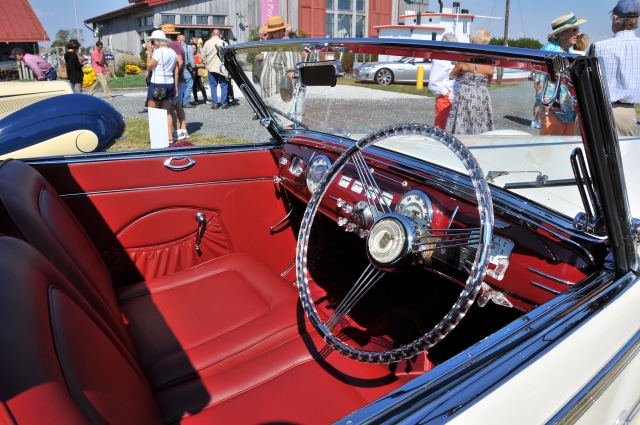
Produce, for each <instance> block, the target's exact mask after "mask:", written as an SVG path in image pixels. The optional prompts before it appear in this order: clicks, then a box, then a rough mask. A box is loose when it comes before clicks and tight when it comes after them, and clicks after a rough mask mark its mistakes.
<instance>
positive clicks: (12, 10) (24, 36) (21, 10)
mask: <svg viewBox="0 0 640 425" xmlns="http://www.w3.org/2000/svg"><path fill="white" fill-rule="evenodd" d="M48 41H49V36H48V35H47V32H46V31H45V30H44V28H43V27H42V24H41V23H40V20H39V19H38V17H37V16H36V14H35V13H34V12H33V9H32V8H31V5H29V3H28V2H27V1H26V0H2V13H0V61H7V60H9V55H10V54H11V51H12V50H13V48H14V47H20V48H22V49H24V51H25V52H28V53H34V54H37V53H38V43H46V42H48Z"/></svg>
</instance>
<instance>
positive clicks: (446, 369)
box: [336, 270, 640, 424]
mask: <svg viewBox="0 0 640 425" xmlns="http://www.w3.org/2000/svg"><path fill="white" fill-rule="evenodd" d="M634 284H640V282H636V277H635V276H634V275H633V274H632V273H628V274H627V275H625V276H623V277H622V278H620V279H616V278H615V277H614V275H613V273H612V272H610V271H607V270H600V271H598V272H597V273H595V274H594V275H592V276H589V277H588V278H586V279H585V280H583V281H582V282H580V283H578V284H576V285H575V286H573V287H571V288H569V289H567V290H566V291H564V292H562V293H561V294H559V295H556V296H555V297H554V298H552V299H551V300H550V301H548V302H547V303H545V304H542V305H541V306H539V307H537V308H535V309H533V310H531V311H530V312H528V313H527V314H525V315H524V316H522V317H520V318H519V319H517V320H515V321H514V322H512V323H511V324H510V325H507V326H506V327H504V328H502V329H501V330H499V331H497V332H496V333H494V334H493V335H490V336H489V337H487V338H486V339H484V340H483V341H481V342H479V343H477V344H475V345H474V346H472V347H470V348H468V349H466V350H464V351H463V352H461V353H459V354H458V355H456V356H455V357H453V358H451V359H449V360H448V361H446V362H444V363H442V364H441V365H439V366H438V367H437V368H435V369H432V370H430V371H429V372H426V373H424V374H423V375H421V376H419V377H417V378H415V379H414V380H413V381H411V382H409V383H407V384H405V385H403V386H402V387H400V388H398V389H396V390H395V391H392V392H391V393H389V394H387V395H386V396H383V397H382V398H380V399H378V400H376V401H374V402H373V403H371V404H369V405H367V406H365V407H363V408H362V409H360V410H358V411H356V412H354V413H352V414H351V415H349V416H347V417H345V418H343V419H341V420H340V421H337V422H336V423H338V424H347V423H348V422H349V421H350V422H352V423H354V424H355V423H357V424H392V423H412V424H413V423H422V424H427V423H428V424H444V423H446V422H448V421H450V420H451V419H452V418H453V417H455V416H457V415H458V414H459V413H460V412H463V411H465V410H466V409H468V408H469V407H470V406H472V405H473V404H475V403H477V402H478V401H480V400H482V399H483V398H484V397H485V396H486V395H488V394H490V393H491V392H492V391H493V390H494V389H496V388H498V387H499V386H500V385H502V383H504V382H505V381H507V380H509V379H510V378H511V377H512V376H514V375H515V374H517V373H519V372H520V371H521V370H523V369H524V368H526V367H527V366H528V365H530V364H531V363H533V362H535V361H536V360H538V359H539V358H540V357H542V356H543V355H545V354H546V353H547V352H549V351H550V350H551V349H553V348H554V347H555V346H556V345H558V344H559V343H560V342H562V341H564V340H565V339H566V338H567V337H568V336H569V335H571V334H572V333H573V332H574V331H575V330H576V329H579V328H580V327H581V325H582V324H584V323H586V322H587V321H588V320H590V319H591V318H593V317H595V316H596V315H597V314H598V313H600V312H601V311H602V310H603V309H604V308H606V307H607V306H609V305H610V304H611V303H613V302H614V301H615V300H616V299H618V297H620V296H622V295H623V294H624V293H625V292H626V291H627V290H628V289H629V288H630V287H632V286H633V285H634Z"/></svg>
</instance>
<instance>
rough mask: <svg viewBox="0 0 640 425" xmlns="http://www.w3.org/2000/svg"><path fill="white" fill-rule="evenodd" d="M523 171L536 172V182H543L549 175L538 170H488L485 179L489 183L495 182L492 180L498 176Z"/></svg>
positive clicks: (521, 172)
mask: <svg viewBox="0 0 640 425" xmlns="http://www.w3.org/2000/svg"><path fill="white" fill-rule="evenodd" d="M523 173H536V174H538V176H537V177H536V182H539V183H543V184H544V182H546V181H547V180H548V179H549V177H547V176H545V175H544V174H542V173H541V172H540V171H489V172H488V173H487V181H488V182H489V183H495V182H494V180H495V179H497V178H498V177H502V176H508V175H509V174H523ZM507 184H509V183H507Z"/></svg>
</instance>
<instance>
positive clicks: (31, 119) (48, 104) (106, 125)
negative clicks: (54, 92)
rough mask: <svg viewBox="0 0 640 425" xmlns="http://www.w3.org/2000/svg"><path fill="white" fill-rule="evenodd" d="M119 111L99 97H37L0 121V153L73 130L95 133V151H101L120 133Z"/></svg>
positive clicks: (120, 134) (122, 122)
mask: <svg viewBox="0 0 640 425" xmlns="http://www.w3.org/2000/svg"><path fill="white" fill-rule="evenodd" d="M124 127H125V120H124V117H123V116H122V114H120V112H118V111H117V110H116V109H115V108H114V107H113V106H111V105H109V104H108V103H107V102H105V101H104V100H102V99H99V98H96V97H93V96H88V95H85V94H65V95H61V96H55V97H51V98H49V99H45V100H41V101H40V102H36V103H34V104H32V105H29V106H27V107H25V108H22V109H20V110H18V111H16V112H14V113H13V114H11V115H8V116H6V117H5V118H3V119H2V120H0V155H4V154H7V153H11V152H14V151H17V150H19V149H24V148H27V147H29V146H32V145H35V144H38V143H42V142H44V141H46V140H49V139H52V138H54V137H57V136H60V135H63V134H66V133H69V132H71V131H77V130H89V131H92V132H93V133H95V134H96V136H98V147H97V148H96V149H95V151H104V150H106V149H108V148H109V147H110V146H111V145H113V144H114V143H115V142H116V140H117V139H118V138H119V137H120V136H122V133H124Z"/></svg>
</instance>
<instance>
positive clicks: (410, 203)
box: [277, 143, 588, 310]
mask: <svg viewBox="0 0 640 425" xmlns="http://www.w3.org/2000/svg"><path fill="white" fill-rule="evenodd" d="M337 157H338V156H337V155H336V154H334V153H330V152H326V151H323V150H321V149H316V148H315V147H309V146H306V145H305V144H304V143H301V144H300V145H297V144H294V143H287V144H285V146H284V147H283V150H282V156H281V157H280V158H279V161H278V162H279V164H280V175H279V176H278V178H279V180H277V181H281V182H282V184H283V185H284V187H285V188H286V189H287V190H288V191H289V192H290V193H292V194H293V195H294V196H295V197H296V198H298V199H299V200H300V201H302V202H303V203H305V204H306V203H307V202H308V200H309V199H310V198H311V196H312V195H313V194H314V193H315V191H316V190H317V189H318V187H319V186H320V184H321V182H322V181H323V179H324V178H325V176H326V175H327V173H328V171H329V169H330V168H331V165H332V164H333V162H335V160H336V159H337ZM370 166H371V165H370ZM370 172H371V173H372V174H373V176H374V178H375V180H376V183H377V186H378V187H376V188H369V189H368V190H367V187H366V185H365V184H363V182H362V180H361V178H360V175H359V174H358V172H357V170H356V169H355V168H354V167H353V166H351V164H347V166H345V167H344V168H343V170H342V171H341V172H339V173H338V174H336V176H335V179H334V181H333V182H332V183H331V185H330V186H329V187H328V188H327V191H326V193H325V194H324V197H323V199H322V202H321V204H320V206H319V211H320V213H322V214H323V215H325V216H326V217H328V218H330V219H331V220H333V221H334V222H336V223H337V225H339V226H341V227H343V228H344V230H345V231H346V232H352V233H354V234H356V235H358V236H360V237H361V238H363V239H365V240H366V242H365V243H366V244H372V245H371V246H370V247H369V252H370V253H371V255H372V256H373V257H374V258H378V257H379V259H380V260H379V261H380V262H384V261H383V260H384V259H385V258H386V257H387V256H391V257H393V256H394V255H395V251H396V250H398V249H401V245H402V244H400V242H401V241H400V240H395V239H389V237H388V236H387V235H394V234H395V233H398V232H392V230H393V229H386V228H383V227H380V226H379V227H380V229H377V228H376V229H373V227H374V224H375V223H376V217H379V216H380V215H382V211H379V210H374V208H376V205H377V208H382V205H380V204H384V205H386V206H387V207H388V209H389V210H390V211H391V212H393V213H396V214H399V215H401V216H403V217H405V218H406V219H409V220H410V221H411V222H413V223H414V224H415V229H416V230H415V235H413V236H412V237H415V238H418V239H420V240H421V241H422V242H421V243H420V244H418V248H417V249H415V250H414V254H415V255H414V257H413V258H414V260H413V262H414V264H416V263H417V264H420V265H422V266H423V267H424V268H425V269H427V270H430V271H433V272H435V273H437V274H439V275H441V276H446V277H447V278H448V279H449V280H451V281H454V282H458V283H459V284H462V285H464V282H465V281H466V276H468V274H469V273H468V272H469V267H471V265H472V264H473V263H474V259H475V256H476V253H477V248H478V243H479V240H478V235H479V219H478V210H477V205H476V204H474V203H473V202H469V201H468V200H461V199H459V198H456V197H454V196H452V195H450V194H449V193H447V191H446V190H442V189H435V188H434V187H433V186H430V185H429V184H427V183H428V182H427V181H425V180H424V177H422V176H419V175H416V174H414V173H411V170H409V172H405V173H399V172H397V171H391V170H390V169H389V168H388V167H375V166H372V168H370ZM374 198H375V199H378V200H379V204H376V202H373V201H372V199H374ZM496 218H497V217H496ZM392 224H393V221H390V222H389V223H388V225H389V226H392ZM538 233H539V232H535V231H534V230H531V229H528V228H525V227H524V226H522V225H520V224H518V223H512V222H510V223H506V222H503V221H502V220H496V226H495V227H494V232H493V238H492V241H491V251H490V254H489V267H488V270H487V274H486V278H485V282H486V283H487V284H488V285H490V286H491V287H492V288H494V289H495V290H499V291H500V292H501V293H502V294H504V295H505V297H506V299H507V300H508V301H509V302H508V303H507V304H510V305H513V306H515V307H517V308H520V309H522V310H527V309H528V308H531V307H532V306H534V305H536V304H539V303H542V302H545V301H547V300H548V299H550V298H551V297H553V296H554V295H555V294H556V293H559V292H560V291H562V290H565V289H567V288H568V286H567V287H560V288H558V284H559V283H560V282H570V281H572V280H573V281H575V282H577V281H579V280H581V279H582V278H583V277H584V276H586V270H587V269H588V266H587V264H586V262H585V261H584V259H583V258H582V257H580V256H579V255H576V252H575V251H572V250H571V249H567V247H566V246H563V245H562V244H561V243H559V242H558V241H556V240H553V239H550V238H549V237H548V236H546V235H545V236H540V235H539V234H538ZM532 264H533V266H531V265H532ZM556 265H557V266H556ZM558 267H560V268H558ZM536 273H537V274H536ZM554 275H558V276H562V279H560V278H559V277H557V276H556V277H553V276H554ZM548 276H551V277H548ZM567 276H573V277H571V278H568V277H567ZM545 277H548V278H547V281H545V282H543V283H541V282H540V280H544V278H545ZM554 285H555V286H554ZM487 287H489V286H487Z"/></svg>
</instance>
